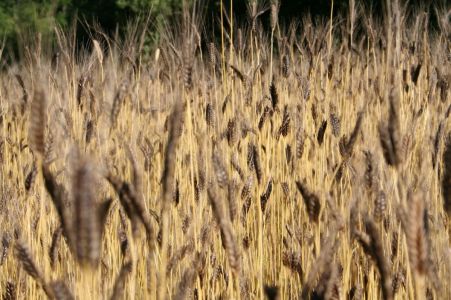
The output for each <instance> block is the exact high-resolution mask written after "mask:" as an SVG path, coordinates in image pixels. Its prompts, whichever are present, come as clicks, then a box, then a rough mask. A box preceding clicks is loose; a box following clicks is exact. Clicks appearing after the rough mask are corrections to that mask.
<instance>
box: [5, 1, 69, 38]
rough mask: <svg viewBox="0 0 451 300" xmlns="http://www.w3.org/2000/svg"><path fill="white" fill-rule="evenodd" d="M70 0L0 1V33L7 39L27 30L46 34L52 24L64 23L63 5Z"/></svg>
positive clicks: (65, 17)
mask: <svg viewBox="0 0 451 300" xmlns="http://www.w3.org/2000/svg"><path fill="white" fill-rule="evenodd" d="M70 1H71V0H56V1H55V0H53V1H52V0H40V1H31V0H24V1H13V0H4V1H1V2H0V35H1V36H2V37H4V38H6V39H7V40H11V39H14V38H16V37H17V35H18V34H23V33H26V32H28V31H31V32H41V33H42V34H48V33H50V32H51V30H52V28H53V26H54V25H55V24H56V23H58V24H65V23H66V22H67V20H68V19H67V16H66V12H65V9H64V8H65V7H67V5H68V4H69V2H70Z"/></svg>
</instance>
